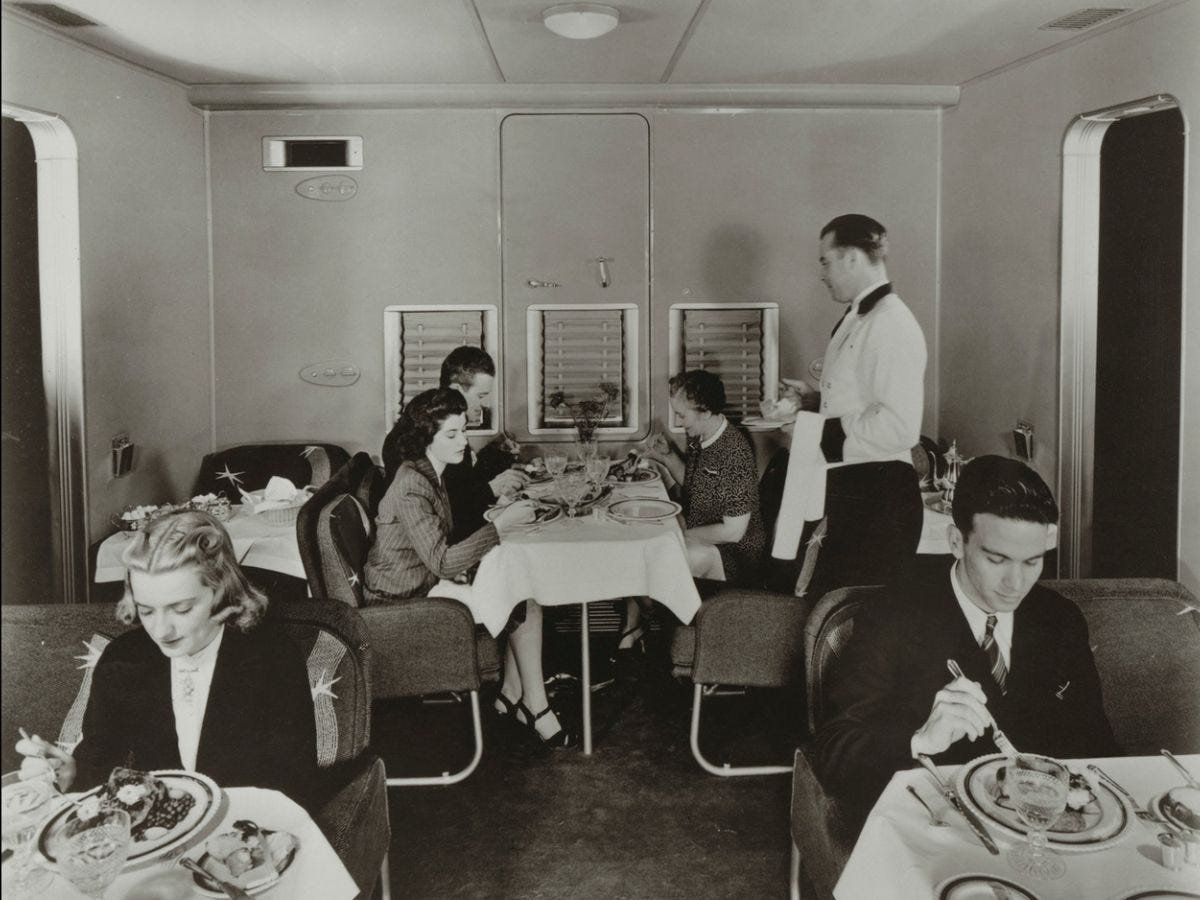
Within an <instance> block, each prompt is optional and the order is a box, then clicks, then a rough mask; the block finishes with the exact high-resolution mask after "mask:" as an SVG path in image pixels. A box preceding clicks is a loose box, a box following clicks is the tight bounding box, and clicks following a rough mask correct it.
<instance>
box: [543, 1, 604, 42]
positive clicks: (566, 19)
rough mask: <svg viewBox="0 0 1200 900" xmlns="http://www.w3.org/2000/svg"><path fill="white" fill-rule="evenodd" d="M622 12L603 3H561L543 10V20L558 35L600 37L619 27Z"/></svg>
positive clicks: (580, 37)
mask: <svg viewBox="0 0 1200 900" xmlns="http://www.w3.org/2000/svg"><path fill="white" fill-rule="evenodd" d="M619 20H620V13H619V12H617V10H616V8H614V7H612V6H605V5H604V4H602V3H560V4H559V5H558V6H551V7H549V8H547V9H545V10H543V11H542V22H543V24H545V26H546V27H547V28H549V29H550V30H551V31H553V32H554V33H555V34H557V35H561V36H562V37H565V38H573V39H575V40H587V39H589V38H598V37H600V35H602V34H608V33H609V32H610V31H612V30H613V29H614V28H616V27H617V22H618V21H619Z"/></svg>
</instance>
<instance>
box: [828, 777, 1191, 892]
mask: <svg viewBox="0 0 1200 900" xmlns="http://www.w3.org/2000/svg"><path fill="white" fill-rule="evenodd" d="M1179 758H1180V760H1181V762H1182V763H1183V764H1184V765H1185V766H1187V767H1188V768H1190V769H1191V770H1192V771H1193V772H1198V773H1200V755H1191V756H1180V757H1179ZM1089 762H1094V763H1096V764H1097V765H1098V766H1099V767H1100V768H1101V769H1103V770H1104V771H1105V772H1106V773H1107V774H1109V775H1111V776H1112V777H1113V778H1115V779H1116V780H1117V781H1118V782H1120V783H1121V785H1122V786H1124V787H1125V789H1126V790H1128V791H1129V792H1130V794H1132V795H1133V797H1134V798H1135V799H1136V800H1137V801H1138V803H1139V804H1140V805H1141V806H1143V807H1144V806H1147V804H1148V803H1149V802H1150V800H1151V799H1152V798H1153V797H1155V796H1157V795H1160V794H1162V793H1163V792H1165V791H1167V790H1169V789H1171V788H1174V787H1178V786H1180V784H1181V782H1182V778H1181V777H1180V774H1179V772H1177V771H1176V770H1175V769H1174V768H1173V767H1172V766H1171V764H1170V763H1169V762H1168V761H1167V760H1166V759H1164V758H1163V757H1161V756H1145V757H1117V758H1111V759H1096V760H1086V759H1084V760H1068V761H1067V764H1068V767H1069V768H1071V769H1072V770H1073V771H1075V772H1078V773H1081V774H1083V773H1085V772H1086V768H1085V767H1086V765H1087V764H1088V763H1089ZM940 771H941V773H942V777H943V779H944V780H945V781H947V782H948V783H951V784H953V777H954V773H955V772H956V771H957V767H956V766H943V767H941V769H940ZM909 785H911V786H912V787H914V788H915V789H916V790H917V791H918V792H919V793H920V794H921V796H922V797H923V798H924V799H925V800H926V802H928V803H929V804H930V805H931V806H932V807H933V808H934V810H935V811H936V812H938V813H940V814H942V817H943V818H944V819H945V820H946V821H947V822H949V823H950V826H951V827H949V828H935V827H933V826H932V825H931V824H930V821H929V816H928V814H927V813H926V812H925V810H924V809H922V808H921V807H920V805H919V804H918V803H917V801H916V800H914V799H913V797H912V796H911V795H910V794H909V793H908V790H907V788H908V786H909ZM985 824H987V823H985ZM988 830H989V832H990V833H991V835H992V837H993V838H994V839H995V840H996V843H997V844H998V845H999V849H1000V855H998V856H993V855H992V854H990V853H989V852H988V851H987V850H986V849H985V848H984V846H983V844H982V843H980V841H979V840H978V839H977V838H976V837H975V836H974V834H973V833H972V832H971V831H970V829H969V828H968V827H967V825H966V823H965V822H964V820H963V819H962V818H961V816H959V815H958V813H956V812H954V811H953V810H952V809H950V808H949V806H948V804H947V803H946V802H945V801H944V800H943V799H942V798H941V797H940V796H939V795H938V794H937V793H936V791H935V789H934V786H933V782H932V779H931V777H930V776H929V775H928V774H927V773H926V772H925V770H924V769H919V768H918V769H909V770H906V771H903V772H898V773H897V774H896V775H895V776H893V778H892V780H891V782H890V783H889V784H888V786H887V788H886V789H885V790H884V792H883V794H882V795H881V796H880V798H879V800H878V802H877V803H876V804H875V807H874V808H873V809H872V810H871V814H870V816H869V817H868V818H867V821H866V824H865V825H864V826H863V830H862V833H861V834H860V835H859V838H858V842H857V843H856V844H855V846H854V850H853V852H852V853H851V854H850V859H849V860H848V861H847V863H846V867H845V869H844V870H843V871H842V875H841V878H840V879H839V880H838V883H837V886H836V887H835V888H834V892H833V895H834V897H835V898H836V900H881V898H884V897H888V898H893V897H894V898H896V900H909V898H912V900H918V898H919V900H930V898H932V900H941V894H942V892H943V891H944V890H945V886H947V885H948V884H949V883H952V882H953V880H954V879H956V878H958V877H960V876H963V875H967V874H978V875H984V876H996V877H999V878H1002V879H1006V880H1007V881H1009V882H1012V883H1014V884H1016V885H1017V886H1018V887H1019V888H1021V889H1022V890H1025V891H1027V892H1029V893H1030V894H1031V895H1032V896H1034V897H1036V898H1038V900H1080V898H1087V900H1126V898H1132V897H1139V898H1141V897H1145V900H1150V898H1151V897H1153V894H1152V893H1149V892H1152V891H1156V890H1157V891H1176V892H1180V891H1186V892H1195V893H1200V866H1195V865H1188V864H1186V863H1185V864H1184V865H1183V867H1182V868H1181V869H1179V870H1177V871H1173V870H1171V869H1168V868H1166V867H1165V866H1164V865H1163V855H1162V845H1161V844H1160V843H1159V841H1158V838H1157V835H1158V833H1159V832H1160V831H1164V830H1166V829H1165V826H1160V825H1156V824H1154V823H1149V822H1144V821H1142V820H1141V819H1136V818H1135V819H1133V824H1132V827H1131V829H1130V831H1129V832H1128V833H1127V834H1126V835H1125V837H1124V838H1123V839H1121V840H1120V841H1118V842H1117V843H1115V844H1114V845H1112V846H1108V847H1105V848H1104V849H1101V850H1093V851H1080V850H1062V851H1061V853H1060V855H1061V857H1062V859H1063V860H1064V861H1065V862H1066V866H1067V871H1066V874H1065V875H1064V876H1063V877H1062V878H1061V879H1058V880H1054V881H1039V880H1035V879H1031V878H1028V877H1026V876H1024V875H1022V874H1020V873H1018V872H1017V871H1016V870H1015V869H1014V868H1013V867H1012V865H1011V864H1010V863H1009V862H1008V860H1007V859H1006V857H1005V854H1006V852H1007V851H1008V850H1009V849H1011V848H1012V847H1013V846H1014V845H1015V843H1016V842H1017V839H1016V838H1014V837H1011V836H1008V835H1006V834H1005V833H1003V832H1001V831H1000V830H999V829H998V828H997V827H995V826H994V825H993V826H992V827H989V829H988ZM1143 892H1145V893H1143ZM970 896H973V897H974V896H984V895H983V894H971V895H970ZM996 896H1003V895H1002V894H997V895H996ZM1163 896H1166V895H1163ZM1175 896H1181V895H1179V894H1178V893H1177V894H1176V895H1175ZM1183 896H1186V895H1183Z"/></svg>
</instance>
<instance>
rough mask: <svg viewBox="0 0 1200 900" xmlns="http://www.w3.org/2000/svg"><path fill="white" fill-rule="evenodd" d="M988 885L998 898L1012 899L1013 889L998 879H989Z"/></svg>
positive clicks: (998, 899)
mask: <svg viewBox="0 0 1200 900" xmlns="http://www.w3.org/2000/svg"><path fill="white" fill-rule="evenodd" d="M988 887H990V888H991V889H992V893H993V894H995V895H996V900H1012V891H1010V890H1009V889H1008V888H1007V887H1005V886H1004V885H1002V884H1001V883H1000V882H998V881H989V882H988Z"/></svg>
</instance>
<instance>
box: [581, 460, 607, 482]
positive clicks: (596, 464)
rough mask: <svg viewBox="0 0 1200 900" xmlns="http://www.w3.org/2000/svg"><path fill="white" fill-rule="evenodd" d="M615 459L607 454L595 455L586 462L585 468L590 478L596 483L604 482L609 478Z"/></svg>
mask: <svg viewBox="0 0 1200 900" xmlns="http://www.w3.org/2000/svg"><path fill="white" fill-rule="evenodd" d="M612 464H613V461H612V460H611V459H609V458H608V457H607V456H595V457H592V458H591V459H588V460H586V461H585V462H584V468H585V469H586V470H587V476H588V479H589V480H590V481H591V482H592V483H593V484H596V485H601V484H604V481H605V479H607V478H608V470H609V469H611V468H612Z"/></svg>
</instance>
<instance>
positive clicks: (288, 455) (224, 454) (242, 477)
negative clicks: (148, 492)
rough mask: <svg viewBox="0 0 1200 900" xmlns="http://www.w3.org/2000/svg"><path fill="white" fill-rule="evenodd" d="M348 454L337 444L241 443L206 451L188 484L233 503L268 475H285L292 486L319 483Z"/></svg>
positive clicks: (261, 484)
mask: <svg viewBox="0 0 1200 900" xmlns="http://www.w3.org/2000/svg"><path fill="white" fill-rule="evenodd" d="M349 460H350V454H349V453H347V452H346V450H345V448H343V447H340V446H338V445H337V444H324V443H319V442H312V441H285V442H280V443H273V444H241V445H239V446H236V447H227V448H225V449H224V450H218V451H216V452H215V453H209V454H207V455H206V456H205V457H204V459H203V460H202V461H201V463H200V471H199V472H198V473H197V475H196V482H195V485H194V486H193V488H192V493H193V494H218V493H223V494H225V496H226V497H228V498H229V499H230V500H232V501H234V502H235V503H237V502H239V501H240V497H241V494H240V493H239V488H240V489H241V490H243V491H258V490H262V489H263V488H264V487H266V486H267V482H268V481H270V480H271V476H272V475H278V476H280V477H281V478H286V479H288V480H289V481H291V482H292V484H294V485H295V486H296V487H298V488H301V487H306V486H308V485H312V486H313V487H319V486H320V485H322V484H324V483H325V482H326V481H328V480H329V478H330V477H331V476H332V475H333V473H335V472H336V471H338V469H340V468H341V467H342V466H344V465H346V463H347V462H349Z"/></svg>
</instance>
